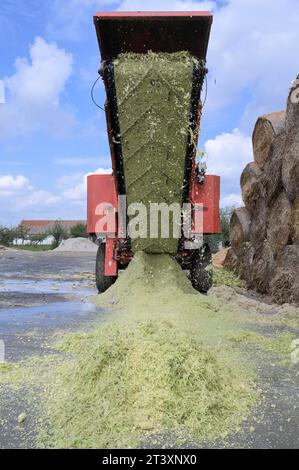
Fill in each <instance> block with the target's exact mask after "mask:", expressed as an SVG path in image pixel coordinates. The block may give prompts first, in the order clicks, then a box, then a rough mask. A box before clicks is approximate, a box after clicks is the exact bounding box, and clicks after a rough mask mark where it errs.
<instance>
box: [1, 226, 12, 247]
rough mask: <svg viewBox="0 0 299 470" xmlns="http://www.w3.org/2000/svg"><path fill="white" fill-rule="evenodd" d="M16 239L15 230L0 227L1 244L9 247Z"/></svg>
mask: <svg viewBox="0 0 299 470" xmlns="http://www.w3.org/2000/svg"><path fill="white" fill-rule="evenodd" d="M14 238H15V228H14V227H11V228H8V227H5V226H3V225H0V244H1V245H5V246H8V245H10V244H11V243H12V242H13V240H14Z"/></svg>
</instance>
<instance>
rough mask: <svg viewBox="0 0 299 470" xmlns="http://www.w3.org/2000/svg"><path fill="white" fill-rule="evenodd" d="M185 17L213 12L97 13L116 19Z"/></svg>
mask: <svg viewBox="0 0 299 470" xmlns="http://www.w3.org/2000/svg"><path fill="white" fill-rule="evenodd" d="M160 16H162V17H165V16H169V17H171V18H173V17H178V18H180V17H184V16H190V17H192V16H195V17H197V16H209V17H211V18H212V16H213V15H212V13H210V12H209V11H98V12H97V13H96V14H95V16H94V17H95V18H96V17H100V18H104V19H105V18H106V19H109V18H110V19H116V18H120V19H122V18H124V17H129V18H155V17H160Z"/></svg>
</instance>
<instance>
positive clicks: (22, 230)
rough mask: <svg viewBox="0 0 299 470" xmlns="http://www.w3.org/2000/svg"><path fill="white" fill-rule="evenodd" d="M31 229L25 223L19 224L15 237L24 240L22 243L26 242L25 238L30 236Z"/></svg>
mask: <svg viewBox="0 0 299 470" xmlns="http://www.w3.org/2000/svg"><path fill="white" fill-rule="evenodd" d="M29 232H30V229H29V228H28V227H26V226H25V225H22V224H19V225H18V226H17V227H16V228H15V238H16V239H20V240H22V245H23V244H24V240H26V239H27V238H28V235H29Z"/></svg>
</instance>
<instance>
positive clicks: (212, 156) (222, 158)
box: [204, 129, 253, 205]
mask: <svg viewBox="0 0 299 470" xmlns="http://www.w3.org/2000/svg"><path fill="white" fill-rule="evenodd" d="M204 149H205V152H206V158H207V167H208V173H209V174H215V175H220V177H221V198H222V205H237V204H238V205H239V203H240V202H241V200H240V196H239V195H240V175H241V172H242V170H243V168H244V167H245V165H246V164H247V163H248V162H250V161H252V159H253V154H252V143H251V138H250V137H249V136H247V135H245V134H243V133H242V132H240V131H239V129H235V130H234V131H233V132H232V133H223V134H220V135H218V136H217V137H215V139H210V140H208V141H207V142H206V143H205V145H204Z"/></svg>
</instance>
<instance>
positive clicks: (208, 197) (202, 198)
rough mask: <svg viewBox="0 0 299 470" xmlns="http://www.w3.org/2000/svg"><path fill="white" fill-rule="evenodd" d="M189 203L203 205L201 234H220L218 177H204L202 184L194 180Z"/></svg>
mask: <svg viewBox="0 0 299 470" xmlns="http://www.w3.org/2000/svg"><path fill="white" fill-rule="evenodd" d="M191 202H192V203H193V204H196V203H197V204H200V203H201V204H203V233H205V234H208V233H220V232H221V227H220V208H219V203H220V177H219V176H214V175H206V177H205V181H204V183H203V184H200V183H199V182H198V181H197V178H194V181H193V183H192V189H191Z"/></svg>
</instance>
